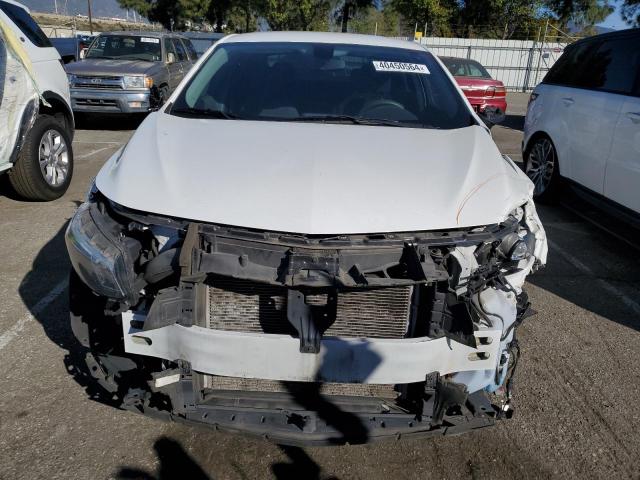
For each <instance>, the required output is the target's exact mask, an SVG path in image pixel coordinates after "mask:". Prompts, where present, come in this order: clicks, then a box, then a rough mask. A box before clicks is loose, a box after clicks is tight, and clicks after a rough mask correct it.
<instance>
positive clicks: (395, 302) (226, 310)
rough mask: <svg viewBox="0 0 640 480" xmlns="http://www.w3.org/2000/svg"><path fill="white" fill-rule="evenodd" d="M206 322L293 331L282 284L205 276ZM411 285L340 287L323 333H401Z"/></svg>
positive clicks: (319, 299)
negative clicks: (330, 320) (331, 318)
mask: <svg viewBox="0 0 640 480" xmlns="http://www.w3.org/2000/svg"><path fill="white" fill-rule="evenodd" d="M208 290H209V291H208V302H209V308H208V313H209V316H208V319H207V326H208V327H209V328H212V329H216V330H231V331H237V332H256V333H273V334H292V335H295V334H296V331H295V329H294V328H293V327H292V326H291V325H290V324H289V322H288V321H287V289H286V288H285V287H277V286H271V285H265V284H260V283H256V282H251V281H245V280H234V279H229V278H213V279H211V280H210V281H209V282H208ZM411 293H412V287H411V286H407V287H392V288H379V289H372V290H354V291H348V292H339V293H338V299H337V314H336V319H335V322H333V324H332V325H331V326H330V327H329V328H328V329H327V330H326V331H325V333H324V335H325V336H339V337H356V338H359V337H368V338H404V337H405V336H406V333H407V328H408V324H409V313H410V310H411ZM326 301H327V300H326V295H315V294H314V295H309V296H307V303H308V304H310V305H323V304H326Z"/></svg>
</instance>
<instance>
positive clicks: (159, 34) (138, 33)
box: [98, 31, 186, 38]
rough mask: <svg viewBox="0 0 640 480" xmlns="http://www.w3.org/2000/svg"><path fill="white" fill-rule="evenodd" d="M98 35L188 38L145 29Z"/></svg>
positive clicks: (178, 34)
mask: <svg viewBox="0 0 640 480" xmlns="http://www.w3.org/2000/svg"><path fill="white" fill-rule="evenodd" d="M98 35H124V36H132V35H134V36H137V37H142V36H144V37H152V38H166V37H180V38H186V37H185V36H184V35H182V34H180V33H175V32H153V31H150V32H145V31H135V32H134V31H124V32H122V31H117V32H99V33H98Z"/></svg>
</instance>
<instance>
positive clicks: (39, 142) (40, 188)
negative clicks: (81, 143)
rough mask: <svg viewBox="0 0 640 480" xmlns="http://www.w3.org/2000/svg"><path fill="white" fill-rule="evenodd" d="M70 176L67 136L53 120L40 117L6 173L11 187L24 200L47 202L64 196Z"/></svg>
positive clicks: (47, 117)
mask: <svg viewBox="0 0 640 480" xmlns="http://www.w3.org/2000/svg"><path fill="white" fill-rule="evenodd" d="M41 160H42V161H41ZM72 176H73V149H72V145H71V139H70V138H69V133H68V132H67V131H66V129H65V127H64V125H63V124H61V123H60V122H59V121H58V120H56V119H55V118H54V117H52V116H50V115H40V116H39V117H38V118H37V119H36V121H35V123H34V125H33V127H31V130H30V131H29V133H28V134H27V136H26V138H25V141H24V144H23V145H22V148H21V149H20V152H19V153H18V158H17V160H16V164H15V165H14V167H13V169H12V170H11V171H10V172H9V182H10V183H11V186H12V187H13V189H14V190H15V192H16V193H17V194H18V195H20V196H21V197H22V198H24V199H26V200H38V201H50V200H55V199H56V198H60V197H61V196H62V195H64V193H65V192H66V191H67V189H68V188H69V184H70V183H71V177H72Z"/></svg>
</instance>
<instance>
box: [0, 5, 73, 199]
mask: <svg viewBox="0 0 640 480" xmlns="http://www.w3.org/2000/svg"><path fill="white" fill-rule="evenodd" d="M70 105H71V101H70V95H69V85H68V82H67V76H66V74H65V71H64V68H63V67H62V62H61V60H60V55H59V54H58V52H57V51H56V49H55V48H54V47H53V46H52V45H51V42H50V41H49V39H48V38H47V37H46V35H45V34H44V32H43V31H42V30H41V29H40V27H38V25H37V23H36V22H35V21H34V20H33V18H31V16H30V15H29V10H28V9H27V8H26V7H24V6H23V5H21V4H19V3H17V2H14V1H12V0H0V140H2V141H0V173H4V172H8V174H9V180H10V183H11V185H12V187H13V188H14V190H15V191H16V193H18V194H19V195H20V196H21V197H23V198H26V199H29V200H54V199H56V198H59V197H61V196H62V195H63V194H64V193H65V192H66V191H67V188H68V187H69V184H70V182H71V177H72V174H73V151H72V147H71V141H72V139H73V130H74V121H73V114H72V112H71V107H70Z"/></svg>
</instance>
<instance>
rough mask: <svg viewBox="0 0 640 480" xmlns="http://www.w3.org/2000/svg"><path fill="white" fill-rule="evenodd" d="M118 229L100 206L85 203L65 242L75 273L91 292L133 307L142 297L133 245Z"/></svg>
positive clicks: (78, 212) (73, 219)
mask: <svg viewBox="0 0 640 480" xmlns="http://www.w3.org/2000/svg"><path fill="white" fill-rule="evenodd" d="M114 227H115V228H114ZM117 227H119V225H118V224H117V223H116V222H114V221H113V220H111V219H109V218H108V217H106V216H104V215H103V214H102V213H100V211H99V210H98V205H97V204H96V203H83V204H82V205H80V207H79V208H78V210H77V212H76V214H75V215H74V216H73V218H72V219H71V221H70V222H69V226H68V228H67V232H66V235H65V241H66V244H67V250H68V251H69V257H70V259H71V264H72V265H73V268H74V270H75V271H76V273H77V274H78V276H79V277H80V278H81V279H82V281H83V282H84V283H85V284H86V285H87V286H88V287H89V288H90V289H91V290H93V291H94V292H95V293H97V294H98V295H103V296H105V297H108V298H112V299H115V300H122V301H126V302H127V303H129V304H130V305H132V304H134V303H135V302H136V301H137V298H138V294H137V292H136V289H135V280H136V275H135V272H134V270H133V260H132V258H131V254H130V245H127V244H126V243H125V240H126V237H125V238H123V239H120V238H119V237H118V236H117V233H116V232H117Z"/></svg>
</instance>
